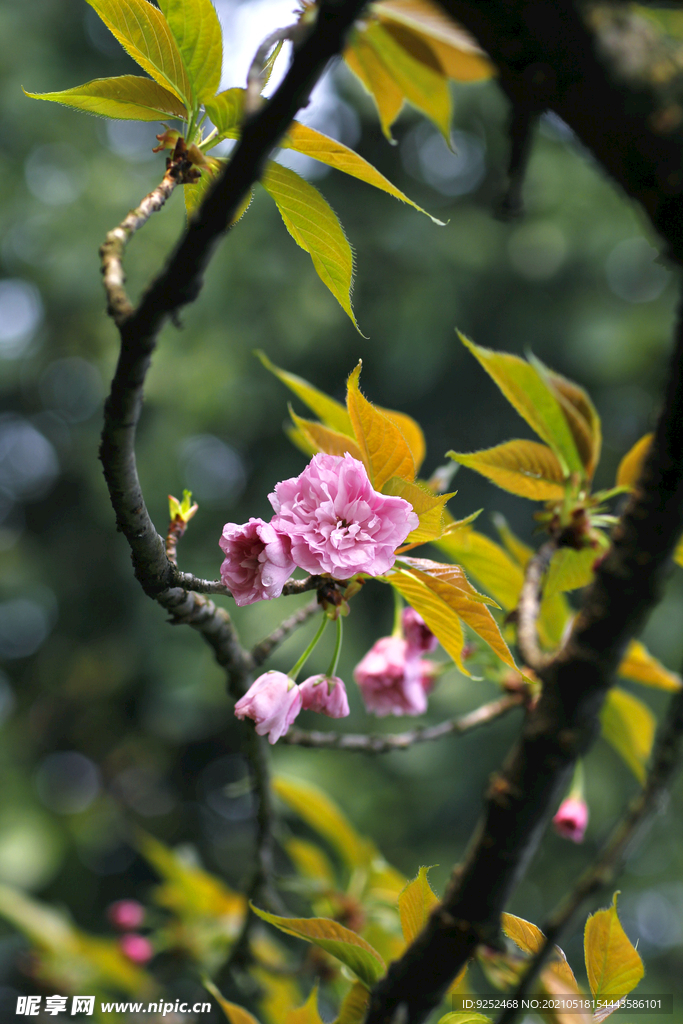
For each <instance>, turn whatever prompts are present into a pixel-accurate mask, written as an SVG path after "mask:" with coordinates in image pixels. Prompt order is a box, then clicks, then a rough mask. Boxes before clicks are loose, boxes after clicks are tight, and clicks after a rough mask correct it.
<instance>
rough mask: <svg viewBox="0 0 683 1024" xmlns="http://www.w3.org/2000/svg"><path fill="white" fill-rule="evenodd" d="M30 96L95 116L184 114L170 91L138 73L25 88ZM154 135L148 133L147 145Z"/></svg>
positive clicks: (127, 118) (154, 118)
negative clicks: (58, 87)
mask: <svg viewBox="0 0 683 1024" xmlns="http://www.w3.org/2000/svg"><path fill="white" fill-rule="evenodd" d="M24 93H25V95H26V96H30V97H31V99H34V100H51V101H52V102H53V103H61V104H62V105H63V106H65V107H75V108H76V110H84V111H85V112H86V113H88V114H96V115H97V116H98V117H113V118H115V119H116V120H118V121H162V120H163V119H164V118H166V117H178V118H180V119H181V120H182V119H185V118H187V116H188V112H187V110H186V108H185V105H184V104H183V103H182V102H181V101H180V100H179V99H178V97H177V96H176V95H174V93H172V92H169V90H168V89H165V88H164V87H163V86H162V85H159V84H158V83H157V82H154V81H152V79H151V78H143V77H142V76H141V75H120V76H119V77H118V78H95V79H94V80H93V81H92V82H86V83H85V84H84V85H76V86H74V88H73V89H64V90H63V91H62V92H26V90H25V89H24ZM152 142H154V139H153V138H152V137H151V134H150V146H151V144H152Z"/></svg>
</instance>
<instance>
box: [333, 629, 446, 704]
mask: <svg viewBox="0 0 683 1024" xmlns="http://www.w3.org/2000/svg"><path fill="white" fill-rule="evenodd" d="M428 665H429V662H423V661H421V660H420V659H419V658H416V657H414V656H413V657H410V656H409V653H408V643H407V641H406V640H401V639H400V638H399V637H395V636H383V637H382V638H381V639H380V640H378V641H377V643H375V644H373V646H372V647H371V648H370V650H369V651H368V653H367V654H366V655H365V657H364V658H363V659H362V661H360V662H359V663H358V665H356V668H355V670H354V673H353V678H354V679H355V680H356V682H357V683H358V686H359V688H360V692H361V694H362V696H363V701H364V702H365V706H366V708H367V709H368V711H372V712H374V713H375V714H376V715H378V716H380V717H383V716H384V715H421V714H423V713H424V712H425V711H426V710H427V692H426V691H427V688H428V687H429V688H431V685H430V684H431V680H432V672H431V670H428V672H427V673H426V672H425V666H428ZM427 676H428V678H427Z"/></svg>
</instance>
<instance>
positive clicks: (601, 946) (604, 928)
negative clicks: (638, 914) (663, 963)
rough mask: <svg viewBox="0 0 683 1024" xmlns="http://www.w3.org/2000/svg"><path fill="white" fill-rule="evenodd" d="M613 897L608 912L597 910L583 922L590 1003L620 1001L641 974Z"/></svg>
mask: <svg viewBox="0 0 683 1024" xmlns="http://www.w3.org/2000/svg"><path fill="white" fill-rule="evenodd" d="M617 895H618V894H617V893H616V892H615V894H614V899H613V901H612V906H611V907H609V909H607V910H598V911H597V913H595V914H591V916H590V917H589V918H588V920H587V921H586V928H585V931H584V938H583V947H584V955H585V958H586V973H587V974H588V984H589V985H590V989H591V993H592V994H593V998H594V999H615V1000H619V999H622V998H623V997H624V996H627V995H628V994H629V992H631V991H632V990H633V989H634V988H635V987H636V985H637V984H638V982H639V981H640V979H641V978H642V977H643V975H644V974H645V968H644V967H643V961H642V960H641V959H640V957H639V955H638V953H637V952H636V950H635V949H634V947H633V945H632V944H631V941H630V939H629V937H628V935H627V934H626V932H625V931H624V929H623V928H622V926H621V922H620V921H619V917H618V916H617Z"/></svg>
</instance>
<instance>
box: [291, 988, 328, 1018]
mask: <svg viewBox="0 0 683 1024" xmlns="http://www.w3.org/2000/svg"><path fill="white" fill-rule="evenodd" d="M285 1024H323V1021H322V1020H321V1017H320V1014H319V1013H318V986H317V985H314V986H313V988H312V989H311V994H310V995H309V997H308V999H307V1000H306V1002H305V1003H304V1005H303V1006H299V1007H298V1008H297V1009H296V1010H290V1011H289V1013H288V1014H287V1019H286V1021H285Z"/></svg>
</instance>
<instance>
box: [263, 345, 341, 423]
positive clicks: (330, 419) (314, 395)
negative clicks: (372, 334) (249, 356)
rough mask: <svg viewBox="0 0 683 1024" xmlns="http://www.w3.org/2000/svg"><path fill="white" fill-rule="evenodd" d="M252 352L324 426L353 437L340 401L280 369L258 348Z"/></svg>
mask: <svg viewBox="0 0 683 1024" xmlns="http://www.w3.org/2000/svg"><path fill="white" fill-rule="evenodd" d="M254 354H255V355H256V356H258V358H259V359H260V360H261V362H262V363H263V365H264V366H265V368H266V370H270V372H271V373H272V374H274V375H275V376H276V377H277V378H278V380H281V381H282V383H283V384H284V385H285V386H286V387H288V388H289V390H290V391H293V392H294V394H295V395H296V396H297V398H300V399H301V401H302V402H303V403H304V405H307V406H308V408H309V409H310V410H311V412H314V413H315V414H316V416H318V417H319V418H320V419H321V420H322V421H323V423H324V424H325V426H327V427H331V428H332V429H333V430H336V431H338V432H339V433H340V434H348V435H349V437H353V427H352V426H351V418H350V416H349V414H348V412H347V411H346V407H345V406H343V405H342V403H341V402H337V401H335V399H334V398H330V396H329V395H326V394H325V392H324V391H319V390H318V388H314V387H313V385H312V384H309V383H308V381H307V380H304V379H303V377H297V375H296V374H295V373H288V372H287V370H281V369H280V367H279V366H276V365H275V363H272V362H271V361H270V359H269V358H268V356H267V355H266V354H265V353H264V352H261V351H260V349H257V350H256V352H255V353H254Z"/></svg>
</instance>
